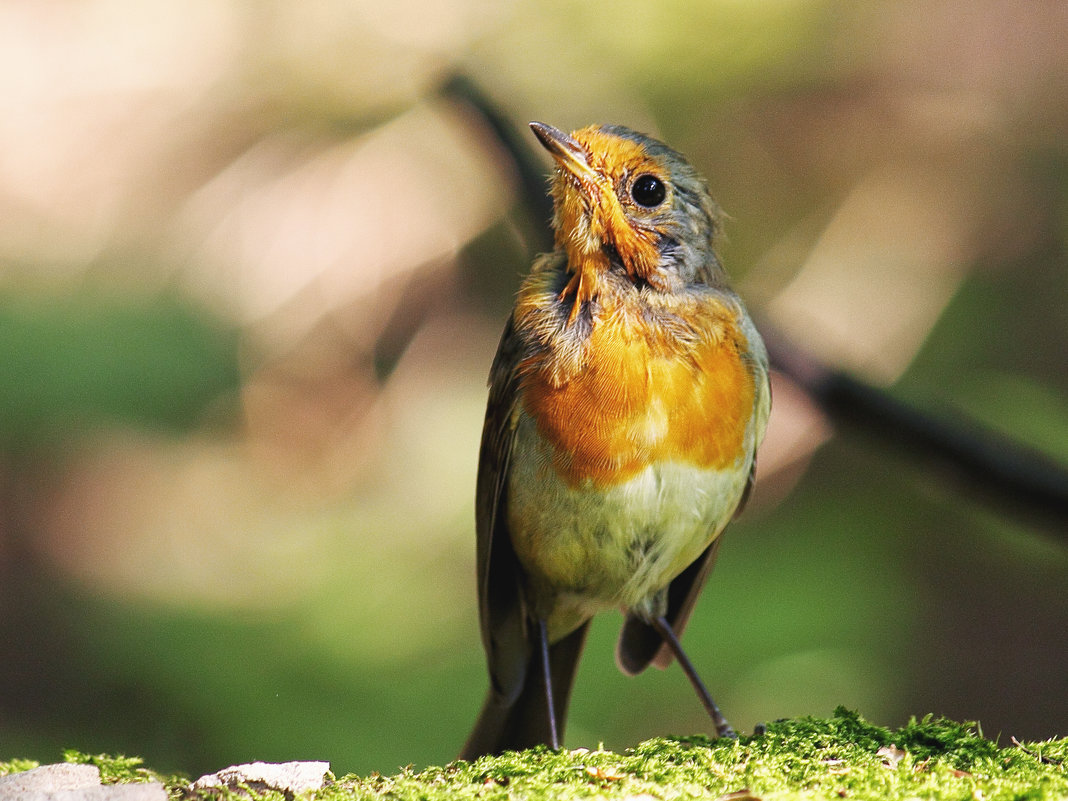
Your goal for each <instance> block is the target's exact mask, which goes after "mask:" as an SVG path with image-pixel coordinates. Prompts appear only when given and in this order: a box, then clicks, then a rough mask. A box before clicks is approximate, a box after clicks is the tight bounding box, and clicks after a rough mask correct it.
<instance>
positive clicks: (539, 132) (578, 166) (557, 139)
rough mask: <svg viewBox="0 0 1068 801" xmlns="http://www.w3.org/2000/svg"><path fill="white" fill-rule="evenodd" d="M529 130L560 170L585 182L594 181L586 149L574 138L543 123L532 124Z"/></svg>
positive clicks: (594, 175) (594, 174)
mask: <svg viewBox="0 0 1068 801" xmlns="http://www.w3.org/2000/svg"><path fill="white" fill-rule="evenodd" d="M530 129H531V130H532V131H534V135H535V136H536V137H538V141H539V142H541V143H542V145H543V146H544V147H545V149H546V150H548V151H549V154H550V155H551V156H552V157H553V159H555V161H556V163H557V164H559V165H560V167H561V168H563V169H565V170H567V171H568V172H569V173H571V174H572V175H574V176H575V177H576V178H580V179H582V180H584V181H587V182H589V181H593V180H594V179H595V177H596V173H594V171H593V169H592V168H591V167H590V165H589V161H588V160H587V155H586V149H585V148H584V147H583V146H582V145H580V144H579V143H578V142H577V141H575V139H574V137H572V136H570V135H569V134H566V133H564V132H563V131H561V130H560V129H559V128H554V127H553V126H551V125H546V124H545V123H544V122H532V123H530Z"/></svg>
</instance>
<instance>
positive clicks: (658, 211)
mask: <svg viewBox="0 0 1068 801" xmlns="http://www.w3.org/2000/svg"><path fill="white" fill-rule="evenodd" d="M530 127H531V128H532V129H533V131H534V134H535V135H536V136H537V138H538V139H539V140H540V142H541V144H542V145H544V147H545V148H546V149H547V150H548V151H549V153H550V154H551V155H552V157H553V159H554V160H555V162H556V170H555V173H554V175H553V177H552V180H551V187H552V188H551V194H552V198H553V203H554V214H553V229H554V231H555V243H556V249H555V250H554V251H553V252H552V253H548V254H545V255H542V256H539V257H538V258H537V259H536V260H535V262H534V265H533V269H532V270H531V272H530V275H529V276H528V277H527V278H526V279H525V281H524V282H523V284H522V287H521V289H520V290H519V295H518V298H517V300H516V304H515V309H514V311H513V313H512V316H511V318H510V319H509V320H508V323H507V325H506V326H505V329H504V334H503V336H502V337H501V341H500V345H499V346H498V349H497V355H496V357H495V358H494V361H493V367H492V370H491V373H490V393H489V403H488V408H487V410H486V421H485V427H484V429H483V433H482V445H481V452H480V460H479V470H478V488H477V501H476V509H477V511H476V517H477V532H478V546H477V551H478V554H477V562H478V600H479V615H480V619H481V630H482V641H483V645H484V647H485V649H486V657H487V662H488V666H489V675H490V690H489V695H488V697H487V699H486V702H485V704H484V706H483V709H482V712H481V714H480V716H479V718H478V721H477V722H476V724H475V727H474V730H473V731H472V733H471V735H470V737H469V738H468V740H467V743H466V745H465V746H464V748H463V752H462V753H461V758H464V759H473V758H475V757H477V756H479V755H481V754H487V753H498V752H501V751H504V750H512V749H516V750H518V749H522V748H526V747H529V746H532V745H536V744H539V743H544V744H547V745H549V746H551V747H552V748H553V749H557V748H559V747H560V738H561V737H562V735H563V730H564V723H565V717H566V714H567V704H568V699H569V696H570V694H571V687H572V684H573V681H574V677H575V670H576V667H577V665H578V659H579V656H580V654H581V651H582V647H583V643H584V641H585V638H586V632H587V629H588V628H589V623H590V620H591V619H592V618H593V616H594V615H595V614H597V613H598V612H601V611H604V610H607V609H611V608H618V609H621V610H622V611H623V614H624V616H625V621H624V624H623V630H622V633H621V635H620V638H619V643H618V647H617V650H616V658H617V662H618V664H619V667H620V669H621V670H622V671H623V672H624V673H626V674H628V675H635V674H637V673H639V672H641V671H642V670H644V669H645V668H646V667H648V666H649V665H650V664H655V665H657V666H658V667H666V666H667V665H668V664H670V662H671V660H672V658H675V659H677V660H678V661H679V664H680V665H681V666H682V668H683V670H684V671H685V672H686V674H687V676H688V678H689V679H690V682H691V683H692V684H693V686H694V689H695V691H696V692H697V694H698V696H699V698H700V699H701V701H702V703H703V705H704V706H705V708H706V710H707V711H708V713H709V715H710V716H711V717H712V721H713V723H714V725H715V729H716V734H717V736H732V735H733V731H732V730H731V728H730V725H729V724H728V723H727V721H726V720H725V719H724V718H723V716H722V715H721V714H720V711H719V709H718V708H717V707H716V704H715V703H714V702H713V700H712V698H711V696H710V695H709V693H708V691H707V690H706V689H705V686H704V684H703V683H702V682H701V680H700V678H699V677H698V675H697V673H696V671H695V670H694V668H693V665H692V664H691V662H690V660H689V659H688V658H687V656H686V654H685V652H684V651H683V649H682V647H681V645H680V644H679V636H680V635H681V633H682V630H683V628H684V627H685V625H686V622H687V620H688V618H689V616H690V613H691V612H692V611H693V607H694V604H695V602H696V600H697V596H698V595H699V593H700V591H701V587H702V585H703V584H704V582H705V580H706V579H707V577H708V574H709V572H710V571H711V569H712V564H713V562H714V560H715V556H716V550H717V546H718V544H719V540H718V539H717V538H718V537H719V534H720V532H722V531H723V528H724V527H725V526H726V525H727V523H728V522H729V521H730V519H731V518H732V516H733V515H734V514H735V513H736V512H737V511H738V510H739V508H740V507H741V506H742V505H743V504H744V502H745V499H746V497H747V495H748V493H749V490H750V488H751V487H752V484H753V469H754V464H755V461H754V460H755V453H756V449H757V446H758V445H759V443H760V441H761V439H762V437H763V435H764V428H765V425H766V423H767V419H768V411H769V408H770V391H769V387H768V364H767V353H766V351H765V349H764V344H763V342H762V341H761V338H760V335H759V334H758V333H757V330H756V328H755V327H754V325H753V323H752V321H751V320H750V318H749V316H748V314H747V313H746V310H745V307H744V306H743V305H742V302H741V300H740V299H739V298H738V296H737V295H736V294H735V293H734V292H733V291H731V289H730V288H729V287H728V286H727V276H726V274H725V273H724V270H723V267H722V266H721V264H720V262H719V259H718V258H717V256H716V252H715V240H716V236H717V233H718V231H719V218H720V212H719V209H718V207H717V206H716V205H715V203H714V202H713V201H712V199H711V198H710V197H709V195H708V191H707V189H706V187H705V184H704V181H703V180H702V179H701V177H700V176H699V175H698V174H697V173H696V171H695V170H694V169H693V168H692V167H691V166H690V165H689V164H687V163H686V161H685V160H684V159H683V157H682V156H681V155H679V154H678V153H676V152H675V151H674V150H672V149H671V148H669V147H667V146H666V145H664V144H662V143H661V142H658V141H657V140H655V139H652V138H650V137H648V136H645V135H643V134H640V133H637V132H635V131H632V130H630V129H628V128H624V127H621V126H609V125H594V126H590V127H587V128H582V129H581V130H578V131H575V132H574V133H572V134H570V135H568V134H566V133H564V132H563V131H560V130H558V129H557V128H554V127H552V126H550V125H545V124H544V123H540V122H532V123H531V124H530Z"/></svg>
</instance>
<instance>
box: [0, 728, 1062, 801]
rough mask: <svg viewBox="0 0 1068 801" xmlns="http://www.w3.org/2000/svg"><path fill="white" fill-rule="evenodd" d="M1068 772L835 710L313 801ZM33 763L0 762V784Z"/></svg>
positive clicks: (1039, 790)
mask: <svg viewBox="0 0 1068 801" xmlns="http://www.w3.org/2000/svg"><path fill="white" fill-rule="evenodd" d="M65 757H66V759H67V760H68V761H76V762H90V763H92V764H95V765H97V766H98V767H100V769H101V774H102V776H103V777H104V781H105V782H116V781H118V782H126V781H145V780H147V779H151V778H155V779H157V780H160V781H163V782H164V783H165V784H166V785H167V786H168V788H169V789H170V790H171V795H172V797H175V798H180V797H188V796H187V792H186V789H185V788H186V787H187V786H188V785H187V783H186V780H184V779H182V778H181V777H161V776H159V775H157V774H153V773H152V772H151V771H148V770H146V769H144V768H142V767H140V760H138V759H134V758H128V757H101V756H87V755H84V754H80V753H78V752H67V753H66V754H65ZM1066 761H1068V738H1062V739H1057V740H1049V741H1045V742H1041V743H1016V742H1012V743H1010V744H1003V743H1002V744H999V743H995V742H993V741H991V740H989V739H987V738H986V737H984V736H983V735H982V733H981V732H980V731H979V730H978V729H977V728H976V727H975V726H973V725H971V724H964V723H957V722H954V721H950V720H946V719H944V718H935V717H930V716H929V717H926V718H924V719H922V720H913V721H912V722H910V723H909V724H908V725H906V726H904V727H902V728H900V729H897V730H890V729H887V728H883V727H880V726H874V725H872V724H870V723H868V722H867V721H865V720H864V719H863V718H861V717H860V716H859V715H857V714H855V713H852V712H849V711H846V710H843V709H839V710H836V712H835V714H834V716H833V717H831V718H829V719H817V718H800V719H796V720H785V721H779V722H776V723H773V724H770V725H769V726H768V727H767V732H766V733H764V734H762V735H759V736H753V737H742V738H740V739H738V740H709V739H708V738H706V737H701V736H698V737H685V738H655V739H652V740H648V741H646V742H644V743H642V744H640V745H639V746H637V747H636V748H633V749H628V750H627V751H625V752H623V753H613V752H611V751H604V750H597V751H587V750H584V749H578V750H575V751H560V752H553V751H550V750H548V749H546V748H535V749H532V750H530V751H525V752H522V753H508V754H504V755H502V756H499V757H483V758H481V759H479V760H477V761H475V762H470V763H469V762H454V763H451V764H449V765H446V766H444V767H431V768H427V769H425V770H420V771H416V770H412V769H406V770H402V771H401V772H400V773H398V774H396V775H394V776H381V775H378V774H372V775H370V776H366V777H359V776H354V775H349V776H343V777H341V778H339V779H337V781H335V782H333V783H332V784H330V785H329V786H327V787H326V788H324V789H322V790H320V791H318V792H316V793H314V794H312V795H311V796H310V799H314V801H348V800H349V799H427V800H428V801H432V800H433V799H445V798H448V799H455V798H460V799H464V798H472V799H474V798H478V799H516V798H524V799H527V798H529V799H541V798H554V799H555V798H631V799H635V798H641V799H676V798H679V799H684V798H714V799H716V798H718V799H725V800H727V801H746V800H747V799H791V798H804V799H824V798H826V799H836V800H837V799H843V798H846V799H895V798H900V799H912V798H924V799H976V801H997V799H1036V800H1038V799H1068V765H1066ZM34 764H35V763H32V762H28V761H25V760H22V761H19V760H16V761H13V762H8V763H0V775H3V774H5V773H10V772H15V771H19V770H26V769H28V768H30V767H33V766H34ZM254 795H255V796H256V797H259V798H263V799H271V800H272V801H273V799H275V798H277V799H282V798H283V795H282V794H281V793H272V792H268V793H258V794H254ZM212 797H218V793H217V791H216V792H215V793H214V794H213V796H212Z"/></svg>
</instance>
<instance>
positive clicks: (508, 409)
mask: <svg viewBox="0 0 1068 801" xmlns="http://www.w3.org/2000/svg"><path fill="white" fill-rule="evenodd" d="M521 356H522V352H521V343H520V341H519V339H518V337H517V336H516V335H515V332H514V330H513V323H512V320H511V319H509V321H508V324H507V325H506V326H505V329H504V333H503V334H502V335H501V341H500V344H499V345H498V346H497V355H496V357H494V360H493V367H492V369H491V370H490V392H489V402H488V404H487V407H486V421H485V424H484V426H483V429H482V445H481V449H480V451H479V464H478V482H477V489H476V495H475V528H476V532H477V547H476V555H477V576H478V612H479V621H480V623H481V629H482V644H483V646H484V647H485V649H486V661H487V663H488V667H489V674H490V684H491V689H492V690H493V691H494V692H496V693H498V694H499V696H501V697H504V698H511V697H512V696H514V695H515V694H518V693H519V691H520V690H521V689H522V686H523V679H524V675H525V671H526V665H527V661H528V654H529V651H530V647H531V646H530V644H529V642H528V639H527V633H526V621H525V610H524V607H523V595H522V588H521V582H520V572H519V571H520V568H519V562H518V560H517V558H516V555H515V551H514V550H513V548H512V540H511V536H510V534H509V531H508V515H507V508H506V507H507V499H506V492H507V486H508V472H509V467H510V460H511V451H512V444H513V442H514V441H515V420H516V413H517V408H516V406H517V402H518V396H519V386H518V385H519V378H518V371H517V367H518V363H519V360H520V358H521Z"/></svg>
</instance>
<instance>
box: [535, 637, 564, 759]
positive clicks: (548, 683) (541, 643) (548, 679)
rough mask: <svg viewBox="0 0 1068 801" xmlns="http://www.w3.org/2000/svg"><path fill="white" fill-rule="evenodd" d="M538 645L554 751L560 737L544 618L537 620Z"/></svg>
mask: <svg viewBox="0 0 1068 801" xmlns="http://www.w3.org/2000/svg"><path fill="white" fill-rule="evenodd" d="M538 647H539V648H540V649H541V672H542V675H543V676H545V701H546V707H547V708H548V710H549V739H550V741H551V742H550V743H549V746H550V747H551V748H552V749H553V750H554V751H559V750H560V737H559V735H558V734H557V728H556V704H555V703H554V701H553V680H552V676H551V675H550V674H549V631H548V629H547V628H546V626H545V620H544V619H542V620H539V621H538Z"/></svg>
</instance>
